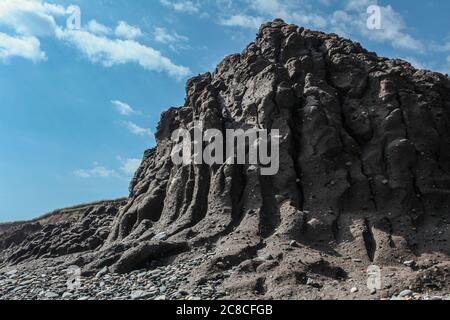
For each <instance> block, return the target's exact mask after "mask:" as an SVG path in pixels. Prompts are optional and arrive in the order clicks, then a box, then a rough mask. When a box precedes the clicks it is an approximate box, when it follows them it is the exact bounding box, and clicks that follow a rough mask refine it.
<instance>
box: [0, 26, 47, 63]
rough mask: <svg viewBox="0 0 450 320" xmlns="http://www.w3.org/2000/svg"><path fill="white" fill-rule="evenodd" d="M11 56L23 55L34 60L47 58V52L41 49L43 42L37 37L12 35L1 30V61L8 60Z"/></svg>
mask: <svg viewBox="0 0 450 320" xmlns="http://www.w3.org/2000/svg"><path fill="white" fill-rule="evenodd" d="M11 57H22V58H25V59H28V60H31V61H33V62H39V61H43V60H46V59H47V56H46V54H45V52H43V51H42V50H41V43H40V41H39V39H37V38H36V37H33V36H17V37H12V36H9V35H7V34H5V33H1V32H0V61H3V62H6V61H8V60H9V59H10V58H11Z"/></svg>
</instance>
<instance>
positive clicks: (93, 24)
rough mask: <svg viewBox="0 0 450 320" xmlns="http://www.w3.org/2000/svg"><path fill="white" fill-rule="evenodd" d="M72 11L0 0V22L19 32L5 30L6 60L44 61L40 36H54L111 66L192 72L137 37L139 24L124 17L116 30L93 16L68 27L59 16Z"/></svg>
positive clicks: (179, 74)
mask: <svg viewBox="0 0 450 320" xmlns="http://www.w3.org/2000/svg"><path fill="white" fill-rule="evenodd" d="M67 14H69V10H68V8H65V7H64V6H61V5H55V4H51V3H47V2H42V1H39V0H7V1H5V0H0V26H6V27H7V28H9V29H11V30H14V32H15V33H16V35H11V34H2V39H1V40H2V46H1V47H0V48H1V53H0V54H1V57H2V60H5V59H6V58H8V57H10V56H21V57H24V58H27V59H30V60H32V61H35V62H36V61H41V60H44V58H45V53H43V52H42V51H41V50H40V40H39V38H40V37H44V36H45V37H54V39H56V40H60V41H63V42H65V43H68V44H70V45H72V46H73V47H75V48H77V49H78V50H79V51H81V53H83V54H84V56H86V57H87V58H88V59H89V60H91V61H92V62H94V63H100V64H102V65H103V66H106V67H110V66H113V65H120V64H125V63H137V64H139V65H140V66H141V67H143V68H144V69H146V70H149V71H157V72H166V73H168V74H169V75H170V76H172V77H175V78H177V79H181V78H183V77H186V76H188V75H189V73H190V70H189V69H188V68H187V67H183V66H179V65H176V64H175V63H173V62H172V61H171V60H170V59H169V58H167V57H165V56H163V55H162V54H161V53H160V52H159V51H157V50H155V49H153V48H151V47H148V46H146V45H144V44H141V43H139V42H137V41H134V40H133V39H134V38H136V37H138V36H140V35H142V32H141V30H140V29H139V28H137V27H133V26H130V25H129V24H127V23H125V22H123V21H120V22H119V23H118V25H117V28H116V29H115V31H114V33H115V35H116V36H118V37H122V38H126V39H125V40H123V39H114V38H111V37H108V36H109V35H111V34H112V31H111V30H110V29H109V28H108V27H107V26H105V25H103V24H101V23H99V22H97V21H96V20H91V21H90V22H89V23H88V24H87V26H86V27H85V28H84V29H82V30H67V29H63V28H62V27H61V26H59V25H58V24H57V23H56V21H55V17H56V16H65V15H67Z"/></svg>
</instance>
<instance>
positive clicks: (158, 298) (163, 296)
mask: <svg viewBox="0 0 450 320" xmlns="http://www.w3.org/2000/svg"><path fill="white" fill-rule="evenodd" d="M155 300H166V296H165V295H162V296H158V297H156V298H155Z"/></svg>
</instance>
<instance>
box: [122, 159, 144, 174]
mask: <svg viewBox="0 0 450 320" xmlns="http://www.w3.org/2000/svg"><path fill="white" fill-rule="evenodd" d="M117 159H118V160H119V161H120V162H121V163H122V166H121V167H120V170H122V172H123V173H124V174H125V175H127V176H132V175H134V173H135V172H136V170H137V169H138V168H139V166H140V165H141V162H142V160H140V159H133V158H129V159H122V157H120V156H118V157H117Z"/></svg>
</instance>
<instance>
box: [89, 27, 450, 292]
mask: <svg viewBox="0 0 450 320" xmlns="http://www.w3.org/2000/svg"><path fill="white" fill-rule="evenodd" d="M195 119H198V120H201V121H203V124H204V127H205V129H208V128H214V129H218V130H221V131H225V130H226V129H237V128H242V129H249V128H259V129H262V128H264V129H278V130H280V135H281V141H280V171H279V172H278V174H276V175H275V176H262V175H260V174H259V168H258V167H255V166H249V165H227V164H225V165H216V166H213V167H210V166H207V165H190V166H176V165H174V164H173V162H172V160H171V157H170V154H171V150H172V147H173V142H172V141H171V134H172V132H173V131H174V130H176V129H179V128H186V129H192V127H193V123H194V120H195ZM156 138H157V147H156V148H155V149H152V150H149V151H147V152H146V153H145V156H144V159H143V162H142V165H141V166H140V168H139V169H138V171H137V172H136V175H135V177H134V179H133V181H132V182H131V185H130V196H129V199H128V201H127V203H126V205H124V206H123V207H122V208H121V209H120V211H119V213H118V214H117V216H116V217H115V220H114V222H113V223H112V226H111V230H110V233H109V236H108V239H107V241H106V242H105V244H104V245H103V248H102V250H100V251H98V252H96V253H94V254H92V255H91V256H89V258H85V260H84V262H85V264H86V268H85V270H86V271H85V272H86V274H92V272H94V271H96V270H99V269H100V268H102V267H104V266H109V267H110V270H111V271H115V272H120V273H122V272H128V271H131V270H133V269H135V268H138V267H141V266H143V265H144V264H145V263H147V262H148V261H149V260H152V259H153V260H155V259H159V258H161V257H162V256H163V257H167V256H171V255H177V254H179V253H181V252H185V251H189V250H193V249H195V248H198V247H206V248H208V249H210V250H212V251H213V253H214V255H213V258H212V259H211V260H210V261H209V262H207V263H205V264H203V265H202V266H201V267H200V268H199V269H198V270H199V271H198V274H208V275H211V276H214V275H215V274H217V273H221V272H224V271H226V270H231V269H233V270H235V269H236V268H237V270H238V272H237V273H236V274H235V275H234V276H233V277H231V279H230V280H229V281H228V288H229V290H231V292H237V294H238V293H239V292H243V291H247V289H248V290H250V291H252V292H256V294H257V295H263V296H269V297H281V296H290V295H294V296H295V292H296V290H297V291H298V290H301V285H307V283H306V282H307V280H306V275H307V274H310V273H313V274H316V275H318V276H323V277H326V278H329V279H333V280H336V281H340V280H343V279H346V278H347V276H348V274H349V273H351V272H353V271H354V270H358V269H361V265H360V263H363V264H364V266H367V265H370V264H377V265H381V266H395V265H398V264H399V262H402V261H405V260H411V259H422V258H423V259H425V258H427V257H430V258H432V259H437V261H440V262H442V261H447V260H448V255H449V254H450V247H449V243H448V239H449V238H450V230H449V224H448V218H449V217H448V210H449V205H450V79H449V78H448V77H447V76H444V75H441V74H438V73H433V72H428V71H423V70H416V69H414V68H413V67H412V66H411V65H410V64H408V63H406V62H404V61H401V60H389V59H385V58H380V57H378V56H377V55H376V54H375V53H371V52H368V51H366V50H365V49H363V48H362V47H361V46H360V45H359V44H356V43H353V42H351V41H349V40H345V39H342V38H340V37H338V36H336V35H329V34H324V33H320V32H313V31H310V30H305V29H303V28H299V27H297V26H294V25H288V24H285V23H284V22H282V21H281V20H275V21H273V22H270V23H267V24H264V25H263V26H262V27H261V29H260V30H259V32H258V34H257V37H256V40H255V41H254V42H253V43H251V44H250V45H249V46H248V47H247V48H245V50H244V51H243V52H242V54H239V55H231V56H228V57H227V58H225V59H224V60H223V61H222V62H221V63H220V64H219V65H218V66H217V68H216V70H215V71H214V73H212V74H210V73H207V74H203V75H200V76H198V77H195V78H193V79H191V80H189V81H188V82H187V86H186V101H185V104H184V106H183V107H181V108H173V109H170V110H168V111H167V112H165V113H163V114H162V117H161V122H160V124H159V127H158V130H157V133H156ZM352 261H353V262H354V261H357V262H355V263H352ZM194 278H195V276H194ZM310 284H311V283H310ZM296 286H300V287H298V288H297V287H296ZM249 288H250V289H249ZM233 290H234V291H233ZM238 295H239V294H238Z"/></svg>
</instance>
